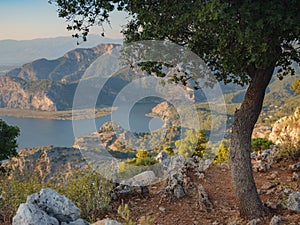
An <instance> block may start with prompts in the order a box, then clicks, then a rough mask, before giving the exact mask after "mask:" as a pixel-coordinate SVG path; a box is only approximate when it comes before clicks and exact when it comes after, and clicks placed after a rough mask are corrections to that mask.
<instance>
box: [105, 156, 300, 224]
mask: <svg viewBox="0 0 300 225" xmlns="http://www.w3.org/2000/svg"><path fill="white" fill-rule="evenodd" d="M298 161H299V159H298ZM294 163H295V162H281V163H277V164H275V165H273V166H272V168H271V169H270V170H269V171H267V172H264V173H261V172H254V177H255V181H256V183H257V188H258V191H259V193H260V197H261V199H262V200H263V202H264V203H268V205H272V203H273V205H274V204H276V203H278V204H277V207H273V208H275V209H272V210H271V212H272V214H270V215H269V216H266V217H264V218H259V219H258V220H257V224H258V225H263V224H267V225H269V224H270V221H271V218H272V217H273V215H277V216H278V217H280V219H281V223H280V224H286V225H298V224H299V225H300V213H295V212H292V211H289V210H287V209H286V208H285V206H284V202H285V200H286V199H287V194H285V193H284V189H292V190H295V191H296V190H298V191H299V190H300V180H299V179H298V180H292V172H291V171H289V170H288V165H290V164H294ZM298 174H299V173H298ZM190 178H191V180H192V182H194V184H195V185H197V184H202V185H203V186H204V188H205V190H206V192H207V193H208V196H209V199H210V200H211V202H212V203H213V210H211V211H204V210H200V207H199V204H198V196H197V193H196V192H188V194H187V195H186V196H185V197H183V198H180V199H176V198H172V200H171V201H168V199H166V198H164V197H163V195H162V190H163V188H164V187H165V183H163V182H162V183H159V184H156V185H153V186H151V187H150V188H149V190H150V193H149V194H147V195H135V196H130V197H128V198H124V199H122V200H120V201H116V202H112V203H111V207H112V209H111V210H110V211H109V212H107V213H106V214H105V215H103V217H107V218H113V219H115V220H118V221H120V222H124V220H122V218H120V217H119V216H118V214H117V209H118V206H119V205H120V204H121V202H122V201H124V203H127V204H128V205H129V209H130V213H131V214H130V217H131V219H132V220H133V221H135V222H137V223H138V221H139V219H140V218H141V217H143V216H150V217H151V218H153V219H154V223H153V224H156V225H158V224H159V225H196V224H198V225H202V224H203V225H206V224H214V225H223V224H232V225H233V224H234V225H238V224H241V225H243V224H247V223H248V222H249V221H246V220H243V219H242V218H241V217H240V216H239V212H238V208H237V204H236V200H235V196H234V191H233V186H232V182H231V173H230V170H229V168H228V166H227V165H220V166H212V167H210V168H209V169H208V170H207V171H206V172H205V177H204V179H199V178H196V177H195V176H194V175H193V173H191V174H190ZM270 182H273V183H275V186H274V187H273V190H271V189H272V188H270V189H269V190H271V191H268V190H267V193H265V192H266V191H262V190H263V189H264V188H265V187H263V186H264V185H266V184H268V183H270ZM268 192H270V193H268ZM279 203H280V204H279ZM103 217H102V218H103ZM102 218H101V219H102Z"/></svg>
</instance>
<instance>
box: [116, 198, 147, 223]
mask: <svg viewBox="0 0 300 225" xmlns="http://www.w3.org/2000/svg"><path fill="white" fill-rule="evenodd" d="M118 215H119V216H120V217H121V218H122V219H123V220H124V221H125V224H124V225H136V223H135V222H133V221H132V220H131V219H130V210H129V207H128V204H124V202H123V201H122V204H121V205H119V207H118ZM138 224H140V225H151V224H153V218H151V217H150V216H142V217H141V218H140V219H139V223H138Z"/></svg>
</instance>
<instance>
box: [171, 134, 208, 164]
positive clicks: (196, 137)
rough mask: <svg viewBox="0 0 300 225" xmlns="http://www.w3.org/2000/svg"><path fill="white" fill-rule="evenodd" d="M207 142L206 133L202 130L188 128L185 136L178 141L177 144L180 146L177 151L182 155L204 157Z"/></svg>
mask: <svg viewBox="0 0 300 225" xmlns="http://www.w3.org/2000/svg"><path fill="white" fill-rule="evenodd" d="M206 143H207V139H206V135H205V133H204V132H203V131H202V130H196V131H195V130H187V131H186V135H185V138H184V139H182V140H178V141H176V142H175V145H176V147H177V148H178V150H177V153H178V154H180V155H184V156H186V157H189V156H199V157H200V158H203V155H204V151H205V149H206Z"/></svg>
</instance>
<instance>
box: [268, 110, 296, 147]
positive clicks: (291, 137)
mask: <svg viewBox="0 0 300 225" xmlns="http://www.w3.org/2000/svg"><path fill="white" fill-rule="evenodd" d="M269 139H270V140H271V141H273V142H274V143H275V144H281V143H284V142H291V143H294V144H296V143H299V142H300V107H298V108H297V109H296V110H295V112H294V114H292V115H290V116H285V117H282V118H280V119H279V120H278V121H277V122H276V123H275V124H274V126H273V129H272V132H271V134H270V135H269Z"/></svg>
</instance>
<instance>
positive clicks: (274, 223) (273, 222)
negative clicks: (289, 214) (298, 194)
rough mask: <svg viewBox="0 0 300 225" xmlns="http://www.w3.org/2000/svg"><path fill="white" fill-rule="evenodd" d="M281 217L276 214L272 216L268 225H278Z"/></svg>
mask: <svg viewBox="0 0 300 225" xmlns="http://www.w3.org/2000/svg"><path fill="white" fill-rule="evenodd" d="M280 222H281V219H280V218H279V217H278V216H273V217H272V219H271V222H270V225H279V224H280Z"/></svg>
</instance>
